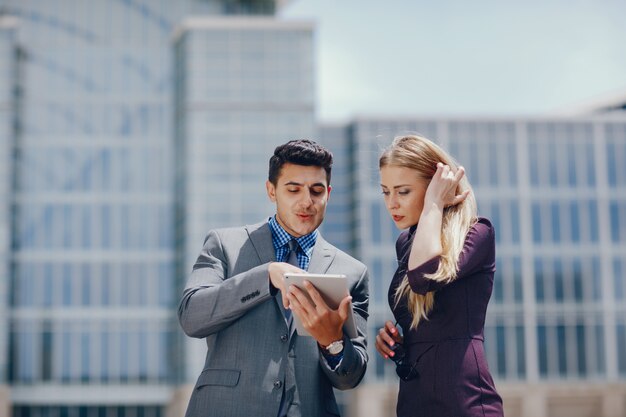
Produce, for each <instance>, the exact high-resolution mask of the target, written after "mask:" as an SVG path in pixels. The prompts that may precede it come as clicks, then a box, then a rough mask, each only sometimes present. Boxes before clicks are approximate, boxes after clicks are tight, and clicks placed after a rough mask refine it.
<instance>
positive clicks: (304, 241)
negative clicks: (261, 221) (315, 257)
mask: <svg viewBox="0 0 626 417" xmlns="http://www.w3.org/2000/svg"><path fill="white" fill-rule="evenodd" d="M269 225H270V230H271V231H272V243H273V244H274V252H275V253H276V261H277V262H287V259H289V241H290V240H291V239H295V240H296V242H298V245H299V246H300V250H299V251H297V252H296V255H297V257H298V266H299V267H300V269H302V270H304V271H306V270H307V269H309V263H310V262H311V255H312V254H313V246H315V242H316V241H317V235H318V233H317V230H314V231H312V232H311V233H309V234H308V235H304V236H300V237H298V238H294V237H293V236H291V235H290V234H289V233H287V232H286V231H285V229H283V228H282V226H281V225H280V224H278V221H277V220H276V216H273V217H270V220H269Z"/></svg>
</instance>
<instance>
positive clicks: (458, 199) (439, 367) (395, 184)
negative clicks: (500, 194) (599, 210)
mask: <svg viewBox="0 0 626 417" xmlns="http://www.w3.org/2000/svg"><path fill="white" fill-rule="evenodd" d="M379 168H380V177H381V186H382V191H383V195H384V199H385V205H386V206H387V210H388V211H389V214H391V217H392V218H393V220H394V222H395V224H396V226H397V227H398V228H399V229H408V230H405V231H404V232H402V233H401V234H400V237H399V238H398V240H397V242H396V252H397V256H398V269H397V271H396V273H395V275H394V277H393V279H392V282H391V286H390V288H389V304H390V306H391V309H392V310H393V314H394V316H395V318H396V321H397V324H399V325H400V328H401V329H404V332H403V333H404V334H402V333H401V332H400V329H399V328H398V327H397V325H394V324H393V323H392V322H390V321H388V322H387V323H386V324H385V327H384V328H382V329H380V332H379V334H378V335H377V336H376V349H377V350H378V352H379V353H380V354H381V355H382V356H383V357H385V358H390V359H392V360H394V361H395V362H396V364H397V366H396V371H397V373H398V375H399V376H400V392H399V395H398V405H397V409H396V412H397V415H398V416H400V417H408V416H412V417H415V416H428V417H432V416H437V417H464V416H468V417H469V416H471V417H474V416H481V417H482V416H488V417H493V416H498V417H499V416H502V415H503V412H502V399H501V398H500V396H499V395H498V393H497V392H496V389H495V386H494V383H493V379H492V378H491V375H490V373H489V369H488V366H487V360H486V357H485V352H484V348H483V329H484V324H485V314H486V310H487V303H488V302H489V298H490V296H491V289H492V286H493V276H494V272H495V240H494V230H493V227H492V225H491V223H490V222H489V220H487V219H485V218H482V217H477V214H476V201H475V199H474V195H473V193H472V189H471V186H470V184H469V182H468V181H467V179H466V178H465V176H464V174H465V171H464V169H463V167H457V165H456V163H455V162H454V160H453V159H452V157H451V156H449V155H448V154H447V153H446V152H445V151H444V150H443V149H441V148H440V147H439V146H437V145H435V144H434V143H433V142H431V141H429V140H428V139H425V138H422V137H419V136H403V137H398V138H396V139H395V140H394V141H393V143H392V144H391V146H390V147H389V148H388V149H387V150H386V151H385V152H384V153H383V154H382V156H381V157H380V160H379Z"/></svg>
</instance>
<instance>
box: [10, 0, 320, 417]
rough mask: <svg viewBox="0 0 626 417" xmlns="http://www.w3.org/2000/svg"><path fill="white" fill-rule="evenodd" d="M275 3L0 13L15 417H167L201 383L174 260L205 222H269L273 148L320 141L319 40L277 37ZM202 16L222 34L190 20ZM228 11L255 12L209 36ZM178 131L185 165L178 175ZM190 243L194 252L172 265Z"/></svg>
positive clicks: (34, 8)
mask: <svg viewBox="0 0 626 417" xmlns="http://www.w3.org/2000/svg"><path fill="white" fill-rule="evenodd" d="M276 4H277V3H276V2H274V1H255V2H250V1H226V0H223V1H219V0H185V1H168V0H94V1H88V2H86V1H82V0H54V1H23V0H0V19H1V20H0V22H1V24H0V75H1V77H0V158H1V161H2V162H3V163H2V164H0V195H2V196H3V197H4V198H2V199H1V200H0V201H1V202H0V273H1V274H0V313H3V314H1V315H0V370H1V371H2V372H1V375H0V386H2V385H3V384H6V386H7V387H9V390H8V391H9V393H8V399H9V401H10V404H11V406H10V407H11V410H12V413H13V416H15V417H21V416H24V417H26V416H29V417H30V416H33V417H35V416H80V417H83V416H96V415H97V416H107V417H113V416H146V417H148V416H164V415H166V413H167V404H168V403H169V402H170V401H171V398H172V395H173V393H174V392H175V391H176V389H177V387H178V386H179V385H180V384H183V383H185V382H188V381H189V379H190V378H192V377H195V375H196V374H197V372H199V370H200V367H195V368H194V369H193V370H192V371H193V375H190V374H187V373H186V372H185V370H186V368H185V367H184V364H185V363H184V362H183V359H182V358H183V357H185V356H186V355H185V351H184V349H183V347H182V346H181V340H182V339H181V336H180V335H181V333H182V332H181V331H180V329H179V325H178V322H177V319H176V307H177V302H178V296H179V290H180V287H181V285H182V281H184V277H182V276H179V275H176V272H177V271H176V270H175V269H176V265H177V263H176V259H178V258H177V256H180V258H179V259H184V260H185V261H186V262H187V263H186V266H185V269H186V271H188V270H190V268H191V265H192V262H188V261H189V260H190V259H192V258H193V256H195V254H197V252H198V251H199V249H200V247H201V243H202V237H198V236H200V235H202V234H203V233H206V229H207V227H210V226H214V225H223V224H224V222H230V221H232V222H239V221H240V219H242V218H243V217H244V216H245V217H246V219H249V218H258V219H259V220H260V219H261V218H262V215H265V214H267V213H268V210H267V206H264V205H262V204H259V203H258V201H259V200H258V198H259V196H260V194H261V193H262V192H263V189H264V179H265V176H266V173H265V170H266V164H267V158H268V157H269V154H270V151H271V149H273V148H272V145H273V144H274V143H275V142H273V141H279V142H280V141H284V139H286V138H291V137H294V136H306V135H310V133H311V132H312V131H313V81H312V78H313V66H312V55H313V53H312V46H311V42H312V35H311V27H310V26H305V27H304V29H303V28H302V27H301V26H299V25H296V26H297V28H296V27H295V26H293V27H283V26H280V25H278V26H277V29H276V30H274V29H275V28H273V27H272V25H273V22H272V20H271V18H270V17H267V15H272V14H273V13H274V12H275V10H276V7H277V6H276ZM200 15H211V16H213V17H212V19H213V22H214V23H213V24H212V25H213V26H212V29H211V28H209V29H206V28H204V29H202V30H198V31H195V27H194V26H193V24H190V23H185V24H183V23H182V22H183V21H184V20H185V19H186V18H187V17H189V16H194V17H197V16H200ZM231 15H262V16H263V17H255V18H252V17H249V20H246V21H245V22H244V23H241V22H240V23H238V24H236V25H235V26H237V27H235V26H229V25H231V24H230V23H228V24H226V27H220V26H219V23H216V22H219V21H220V20H230V19H232V20H233V21H234V20H237V18H235V17H233V16H231ZM255 19H260V20H261V21H263V22H264V23H261V24H257V23H255ZM9 21H10V22H12V23H11V24H9V23H6V22H9ZM248 24H251V25H252V27H253V28H255V29H256V30H252V31H248V30H246V27H247V25H248ZM181 25H182V26H183V27H184V29H183V30H182V32H179V33H184V35H181V37H180V38H179V41H181V42H180V43H179V44H182V45H183V47H184V48H179V49H177V52H176V54H178V53H183V55H184V57H183V58H184V62H185V63H186V64H189V66H188V67H187V66H180V67H179V68H178V69H180V70H182V71H189V73H188V74H183V75H182V76H180V78H179V79H185V80H186V81H187V83H186V84H185V86H186V87H188V88H189V90H187V91H188V94H187V95H186V96H185V98H184V100H185V106H184V107H182V108H181V107H177V103H178V104H180V103H181V101H180V100H181V98H180V97H178V96H176V97H175V91H176V89H175V85H174V84H175V83H174V68H175V58H177V56H176V54H175V51H174V49H175V45H174V44H173V41H172V38H173V36H174V33H176V28H177V27H178V26H181ZM189 25H191V27H194V29H193V30H189V28H190V26H189ZM216 25H217V26H216ZM242 25H243V26H242ZM216 28H217V30H215V29H216ZM292 29H293V30H292ZM183 39H184V41H183ZM183 49H185V51H183ZM195 53H198V54H203V56H200V57H197V56H195V55H194V54H195ZM204 54H208V55H204ZM225 64H227V65H229V66H228V67H224V66H223V65H225ZM16 69H17V70H16ZM179 74H180V73H179ZM279 77H283V78H279ZM259 86H261V87H259ZM270 96H272V98H270ZM175 99H177V100H179V101H178V102H175ZM181 109H182V110H183V111H184V112H189V114H188V115H183V114H178V115H177V114H175V111H176V110H181ZM176 116H179V117H181V120H180V123H179V124H175V123H174V120H175V117H176ZM185 122H189V124H184V123H185ZM181 126H183V127H184V131H186V132H189V133H190V135H189V136H186V137H185V138H184V139H185V140H184V143H185V146H186V149H188V150H190V151H191V152H192V154H191V155H190V156H188V155H184V157H185V158H187V157H189V161H186V162H183V163H182V164H181V165H179V167H183V168H182V169H183V171H185V175H182V176H180V177H177V176H176V175H175V165H176V159H175V155H177V152H178V151H180V149H179V148H177V146H178V145H179V144H182V143H183V138H182V137H180V136H177V135H176V133H175V129H178V128H181ZM270 138H271V139H270ZM270 142H271V143H270ZM208 143H211V144H214V146H209V145H208ZM213 151H214V152H213ZM240 153H241V155H240ZM261 154H262V155H263V157H262V158H259V155H261ZM231 155H235V156H231ZM237 155H240V158H238V157H236V156H237ZM194 156H195V157H198V158H196V159H193V157H194ZM202 157H207V158H209V159H205V160H202ZM227 158H228V159H227ZM260 161H262V162H260ZM5 162H6V163H5ZM187 162H188V163H187ZM220 164H221V165H220ZM261 166H263V169H261ZM216 167H217V168H219V169H218V170H217V171H213V169H214V168H216ZM260 171H262V172H263V175H262V178H263V179H262V180H259V178H258V177H257V176H258V175H259V172H260ZM187 174H189V175H187ZM213 175H215V177H213ZM198 176H204V177H198ZM177 178H178V179H177ZM251 178H253V180H251ZM214 181H219V182H218V183H219V184H220V185H221V186H220V187H214V186H212V185H211V186H208V185H207V186H203V184H209V183H211V184H213V183H214ZM251 181H254V184H253V185H250V182H251ZM229 182H230V183H229ZM231 183H232V184H231ZM182 185H184V186H186V187H194V189H193V190H191V188H187V189H189V190H190V192H188V193H187V192H184V191H183V190H180V189H176V187H177V186H182ZM253 189H254V192H253V191H252V190H253ZM224 190H228V191H229V192H230V193H232V195H235V193H234V192H236V193H241V195H242V196H243V197H242V198H241V201H236V200H235V199H233V198H231V199H229V200H226V199H225V197H224V196H225V194H226V192H225V191H224ZM233 191H234V192H233ZM179 193H182V194H183V195H184V196H185V198H189V201H185V202H180V201H175V198H177V197H179V196H180V195H181V194H179ZM208 193H215V194H214V196H213V198H210V196H209V195H208ZM237 195H239V194H237ZM263 201H265V200H263ZM177 203H180V204H179V205H178V206H177V205H176V204H177ZM205 205H207V206H208V207H209V209H205ZM198 210H204V211H198ZM175 213H178V214H181V213H182V214H183V215H184V216H186V217H185V218H182V219H181V218H180V217H176V214H175ZM227 214H229V215H231V217H228V216H227ZM207 216H208V217H207ZM179 220H180V221H181V222H180V223H178V221H179ZM180 224H185V225H186V228H185V229H177V225H180ZM187 231H193V233H191V235H190V236H184V239H185V240H186V241H187V240H188V241H189V242H192V243H193V244H190V245H189V247H190V250H191V251H192V252H193V254H192V255H187V254H181V253H180V252H177V249H178V250H181V248H184V246H182V245H181V244H177V242H176V240H175V238H176V236H180V233H185V232H187ZM179 232H180V233H179ZM179 243H180V242H179ZM178 272H180V271H178ZM185 275H186V274H185ZM203 356H204V355H203V354H202V355H201V357H200V361H202V358H203ZM2 398H4V397H3V391H1V390H0V401H2Z"/></svg>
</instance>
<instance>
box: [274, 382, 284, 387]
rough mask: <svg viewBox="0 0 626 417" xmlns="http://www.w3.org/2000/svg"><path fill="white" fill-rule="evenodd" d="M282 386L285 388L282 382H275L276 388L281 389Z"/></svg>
mask: <svg viewBox="0 0 626 417" xmlns="http://www.w3.org/2000/svg"><path fill="white" fill-rule="evenodd" d="M282 386H283V382H282V381H274V388H276V389H279V388H280V387H282Z"/></svg>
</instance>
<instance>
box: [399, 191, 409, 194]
mask: <svg viewBox="0 0 626 417" xmlns="http://www.w3.org/2000/svg"><path fill="white" fill-rule="evenodd" d="M408 193H409V191H399V192H398V194H400V195H407V194H408Z"/></svg>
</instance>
